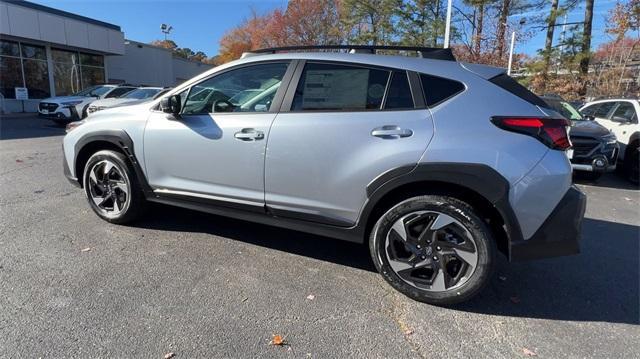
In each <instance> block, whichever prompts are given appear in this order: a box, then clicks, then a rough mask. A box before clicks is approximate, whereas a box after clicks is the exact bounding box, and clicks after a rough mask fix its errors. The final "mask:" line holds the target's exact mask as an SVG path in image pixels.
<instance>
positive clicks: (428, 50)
mask: <svg viewBox="0 0 640 359" xmlns="http://www.w3.org/2000/svg"><path fill="white" fill-rule="evenodd" d="M305 50H307V51H308V50H349V52H350V53H367V54H375V53H376V52H377V51H378V50H395V51H411V52H416V53H418V56H420V57H422V58H425V59H434V60H445V61H456V58H455V56H453V52H452V51H451V49H443V48H436V47H421V46H390V45H311V46H284V47H271V48H266V49H258V50H251V51H249V52H247V53H245V54H246V55H247V56H251V55H252V54H265V53H267V54H275V53H277V52H282V51H305ZM245 54H243V57H246V56H245Z"/></svg>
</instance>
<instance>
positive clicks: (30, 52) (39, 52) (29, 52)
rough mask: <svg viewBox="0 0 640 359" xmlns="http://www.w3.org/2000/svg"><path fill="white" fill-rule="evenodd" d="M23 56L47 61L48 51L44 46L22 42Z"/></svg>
mask: <svg viewBox="0 0 640 359" xmlns="http://www.w3.org/2000/svg"><path fill="white" fill-rule="evenodd" d="M20 47H21V48H22V57H23V58H25V59H37V60H44V61H47V53H46V52H45V50H44V47H43V46H32V45H25V44H21V46H20Z"/></svg>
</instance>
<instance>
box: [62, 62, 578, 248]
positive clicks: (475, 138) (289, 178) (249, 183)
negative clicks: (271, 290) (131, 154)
mask: <svg viewBox="0 0 640 359" xmlns="http://www.w3.org/2000/svg"><path fill="white" fill-rule="evenodd" d="M275 59H307V60H328V61H345V62H352V63H362V64H369V65H377V66H388V67H393V68H401V69H407V70H413V71H417V72H421V73H428V74H432V75H436V76H442V77H446V78H452V79H456V80H459V81H461V82H463V83H464V84H465V85H466V86H467V90H466V91H465V92H463V93H462V94H460V95H458V96H456V97H454V98H453V99H451V100H449V101H447V102H444V103H442V104H440V105H438V106H436V107H434V108H432V109H431V110H417V111H403V112H384V111H380V112H366V113H361V114H358V113H325V114H324V115H321V114H319V113H318V114H309V115H307V114H305V121H307V122H308V123H309V124H310V125H311V126H315V129H319V128H321V127H322V126H321V124H320V122H321V121H332V119H334V120H333V121H336V120H335V119H337V118H338V117H340V118H343V120H345V117H344V116H348V117H349V119H350V120H354V119H359V120H357V121H355V124H353V126H352V127H350V128H351V130H349V132H350V131H353V130H354V129H355V131H356V132H357V134H355V133H354V134H351V133H347V131H343V130H341V129H344V128H346V126H345V125H344V124H341V125H340V127H341V128H332V129H330V130H329V131H328V132H329V133H325V132H327V131H326V129H323V130H325V131H320V132H315V131H314V132H312V131H304V130H301V128H300V126H296V125H295V121H294V119H295V117H296V114H293V113H280V114H279V115H278V116H277V118H276V119H275V121H274V127H273V129H272V131H271V132H268V129H267V131H264V132H265V135H266V136H268V148H266V161H267V166H266V168H264V173H265V176H266V192H267V194H266V195H265V196H266V199H267V201H269V202H270V203H272V204H274V205H282V206H284V207H289V208H290V207H294V208H296V209H302V210H308V211H311V212H314V211H315V212H317V213H318V214H322V215H324V216H326V217H332V218H340V219H345V220H348V221H354V220H355V219H356V218H357V217H358V213H359V211H360V210H361V208H362V206H363V203H362V201H363V193H364V188H362V187H361V188H359V189H356V187H357V185H356V184H355V183H356V182H357V183H364V186H366V183H368V182H367V180H372V179H373V178H375V177H377V175H379V174H381V173H383V172H385V171H387V170H389V169H391V168H394V167H398V166H401V165H407V164H412V163H417V162H464V163H482V164H486V165H488V166H491V167H492V168H494V169H495V170H496V171H498V172H499V173H500V174H502V175H503V176H504V177H505V178H506V179H507V180H508V181H509V183H510V185H511V190H510V199H509V200H510V202H511V204H512V205H513V206H514V211H515V213H516V217H517V218H518V220H519V222H520V225H521V227H522V232H523V234H524V237H525V238H529V237H530V236H531V234H533V233H534V232H535V231H536V230H537V228H539V226H540V224H541V223H542V221H543V220H544V218H546V217H547V216H548V215H549V214H550V213H551V210H552V209H553V208H554V206H555V205H556V204H557V202H558V201H559V199H560V198H561V197H562V195H563V194H564V193H565V192H566V191H567V190H568V188H569V185H570V181H571V167H570V165H569V161H568V159H567V158H566V155H565V154H564V153H563V152H560V151H554V150H549V149H548V148H547V147H545V146H544V145H543V144H541V143H540V142H538V141H537V140H535V139H533V138H531V137H528V136H524V135H520V134H516V133H509V132H506V131H503V130H500V129H498V128H497V127H495V126H494V125H493V124H491V122H490V117H491V116H494V115H519V116H527V115H531V116H540V115H544V113H543V112H542V111H540V110H539V109H538V108H537V107H536V106H534V105H531V104H529V103H527V102H526V101H524V100H521V99H520V98H518V97H516V96H514V95H512V94H510V93H509V92H507V91H504V90H502V89H500V88H498V87H496V86H494V85H492V84H490V83H489V82H487V81H486V80H484V79H483V78H484V77H487V76H490V75H492V74H494V73H496V72H495V69H492V68H488V69H482V67H480V66H478V65H473V66H467V65H464V66H466V67H468V68H470V69H471V70H473V72H472V71H470V70H467V69H465V67H463V65H461V64H459V63H456V62H450V61H438V60H429V59H421V58H411V57H401V56H384V55H367V54H339V53H322V54H318V53H287V54H276V55H260V56H252V57H247V58H244V59H241V60H237V61H233V62H230V63H228V64H225V65H223V66H219V67H216V68H214V69H212V70H210V71H208V72H206V73H203V74H201V75H200V76H197V77H196V78H194V79H192V80H190V81H187V82H186V83H184V84H182V85H180V86H178V87H176V88H175V89H174V90H173V91H171V92H169V93H168V94H167V95H171V94H176V93H179V92H181V91H182V90H184V89H186V88H188V87H189V86H191V85H192V84H194V83H197V82H199V81H201V80H202V79H204V78H206V77H209V76H211V75H212V74H214V73H216V72H218V71H221V70H224V69H226V68H229V67H232V66H236V65H239V64H243V63H251V62H259V61H266V60H275ZM158 101H159V99H158V100H155V101H152V102H148V103H144V104H141V105H136V106H131V107H122V108H116V109H111V110H105V111H100V112H99V113H97V114H96V115H95V116H92V119H91V120H90V121H87V123H86V124H85V125H82V126H80V127H78V128H77V129H76V130H74V131H72V132H71V133H70V134H68V135H67V136H66V137H65V140H64V148H65V155H66V157H67V161H68V163H69V166H70V167H71V170H72V171H73V170H74V168H73V166H74V153H73V145H74V144H75V142H76V141H77V140H78V138H80V137H81V136H82V135H83V134H85V133H89V132H91V131H95V130H100V129H115V128H121V129H124V130H125V131H126V132H127V133H129V135H130V137H131V138H132V139H133V141H134V143H135V144H136V146H135V148H134V150H135V154H136V156H137V158H138V161H140V162H141V164H142V165H143V167H142V168H143V169H144V170H145V172H146V175H147V178H148V180H149V182H150V183H152V185H154V186H155V187H156V188H157V189H159V188H161V187H167V188H173V189H175V190H187V191H197V192H199V191H203V192H204V193H209V194H216V193H222V192H224V191H227V192H225V193H224V196H230V197H233V198H237V199H240V198H242V199H249V200H250V201H259V195H260V179H259V178H258V179H257V180H256V179H247V178H244V177H243V178H240V177H241V176H242V175H239V176H235V175H232V174H228V175H227V178H226V179H225V181H231V182H232V183H224V184H222V185H221V186H219V185H220V184H219V183H217V182H219V179H220V178H219V177H218V178H215V177H214V178H213V179H211V178H207V177H206V176H207V174H212V175H215V172H216V171H225V172H230V169H236V168H240V169H241V170H242V171H241V172H239V173H242V174H245V175H246V173H254V172H253V170H250V171H247V170H246V166H255V165H257V166H258V168H262V167H260V156H261V154H260V148H261V146H262V145H261V144H257V143H243V142H239V141H237V143H236V142H234V141H229V142H228V144H229V145H230V146H232V147H230V148H228V149H227V148H225V149H224V150H223V152H224V153H227V154H229V153H233V152H232V151H233V150H234V149H235V150H237V149H240V148H242V150H241V151H242V152H243V153H245V154H247V153H248V154H249V155H248V156H249V157H248V158H243V159H239V158H240V157H238V156H234V158H235V161H227V160H225V159H223V156H222V154H221V153H215V154H212V155H210V156H207V153H205V152H203V151H205V148H206V146H203V141H202V139H198V140H194V141H189V140H188V139H192V140H193V139H196V138H198V137H196V136H200V135H197V134H195V133H188V132H186V131H184V128H183V129H182V130H183V131H182V133H183V135H184V136H185V137H184V138H183V139H181V140H179V143H180V144H181V145H180V146H177V145H175V144H173V143H170V142H172V141H167V139H166V138H162V136H158V137H157V138H155V137H154V136H153V134H152V140H151V141H150V143H149V147H147V145H148V144H147V143H144V142H143V133H144V128H145V124H146V123H147V119H148V118H149V117H150V116H151V118H152V120H151V121H149V125H151V126H150V127H149V129H154V130H155V129H156V126H157V129H158V130H159V132H158V134H159V133H161V132H162V129H163V128H164V129H167V128H170V127H178V128H179V127H180V126H185V125H184V124H182V125H180V124H178V123H175V122H171V123H169V122H167V123H163V124H159V123H155V121H156V120H160V121H162V119H161V118H159V117H154V116H157V115H156V114H153V115H152V114H151V111H150V109H151V108H153V107H154V106H155V105H156V104H157V103H158ZM428 112H430V113H431V116H432V124H429V123H430V122H429V121H430V120H429V116H428ZM409 113H411V114H412V115H413V114H414V113H417V114H420V115H419V116H416V117H415V118H413V117H412V116H408V115H407V114H409ZM163 115H164V114H163ZM262 115H265V114H260V116H262ZM242 116H246V115H244V114H243V115H242ZM268 116H269V115H267V118H266V119H263V120H261V121H259V122H260V124H262V125H265V126H266V123H268V122H269V118H268ZM321 117H322V118H321ZM243 118H245V119H248V117H243ZM418 118H421V119H422V122H420V123H421V124H422V126H424V127H421V126H419V125H418V124H417V123H418V122H419V121H420V120H419V119H418ZM365 119H366V120H365ZM152 121H153V123H152ZM213 121H217V119H216V118H215V117H214V120H213ZM239 121H242V120H241V119H239ZM365 121H371V123H369V122H366V124H365ZM400 121H409V122H410V121H415V122H414V123H413V124H412V125H411V127H412V129H413V130H415V131H416V133H415V134H414V136H413V137H411V138H409V139H408V140H407V138H404V139H398V140H389V141H387V142H385V140H380V142H379V143H380V144H381V145H382V146H388V147H384V148H386V150H383V149H382V148H383V147H380V148H378V147H377V146H373V145H372V144H373V143H376V142H375V139H374V138H373V137H371V138H369V137H370V136H368V131H370V130H371V129H373V128H375V127H376V125H377V124H381V125H392V124H397V123H399V122H400ZM403 123H404V122H403ZM247 125H248V124H247V123H238V125H237V126H235V127H233V126H234V125H232V124H231V123H228V124H225V126H229V127H228V128H227V130H228V131H233V130H234V129H236V128H241V127H244V126H247ZM429 126H433V127H431V128H429ZM294 128H297V130H294ZM365 129H366V131H365ZM431 133H432V134H433V140H431V142H429V139H430V138H431ZM288 136H293V137H292V138H291V137H288ZM372 140H373V142H372ZM405 140H406V141H405ZM412 141H413V142H412ZM256 142H260V141H256ZM262 142H266V141H262ZM292 143H298V144H299V146H293V145H292ZM400 143H403V144H404V143H410V144H411V145H410V146H408V147H407V148H406V149H403V148H395V147H400V146H399V145H398V144H400ZM193 144H197V145H198V150H194V149H192V148H191V146H192V145H193ZM231 144H233V145H231ZM390 144H394V146H395V147H394V146H390ZM310 145H311V146H310ZM427 145H428V148H427ZM327 146H335V147H332V148H331V151H329V152H328V153H326V148H327ZM143 147H145V148H144V151H143ZM256 147H257V148H256ZM151 148H153V149H151ZM162 148H166V149H169V148H170V149H171V150H172V151H175V152H173V153H176V152H178V153H182V154H184V156H182V157H180V158H177V157H175V154H172V153H169V152H170V151H165V152H164V154H165V155H167V156H170V160H171V161H170V162H167V163H163V162H157V161H153V163H146V161H145V156H144V155H145V153H146V154H147V157H149V156H151V157H154V156H155V154H152V152H155V151H156V150H157V149H162ZM425 150H426V151H425ZM412 151H413V152H412ZM390 153H393V154H390ZM191 155H193V156H191ZM171 156H173V157H171ZM232 156H233V155H232ZM256 156H257V157H256ZM420 156H421V157H420ZM196 158H197V159H199V160H208V161H205V162H200V161H196ZM158 159H159V160H160V157H158ZM214 159H215V161H214ZM238 161H239V162H238ZM288 161H293V162H288ZM305 161H306V163H307V164H305V163H304V162H305ZM402 162H407V163H402ZM288 164H289V165H288ZM294 164H295V165H296V166H298V168H300V166H301V167H302V168H303V169H306V170H307V171H309V170H310V171H311V172H298V173H293V172H292V169H293V167H294V166H293V165H294ZM173 165H175V166H177V167H176V168H174V169H171V168H169V167H167V166H173ZM365 165H369V166H370V167H367V166H365ZM263 166H264V165H263ZM271 166H273V167H271ZM349 166H353V167H349ZM178 168H181V169H187V168H189V171H190V173H191V177H195V178H196V180H195V181H193V179H187V178H183V179H181V178H179V177H180V176H178V175H177V174H178V173H179V172H180V171H177V169H178ZM316 168H317V170H316ZM255 172H259V170H257V171H255ZM374 172H379V173H377V174H374ZM72 173H73V172H72ZM167 173H174V174H176V176H175V178H169V177H167ZM320 178H323V179H325V180H326V182H323V181H320ZM351 180H353V181H354V184H351V183H343V182H348V181H351ZM234 181H237V182H236V183H233V182H234ZM279 181H282V183H280V182H279ZM196 182H197V183H196ZM301 182H308V183H301ZM263 183H264V182H263ZM336 184H337V185H338V186H337V188H336ZM192 185H193V186H194V187H193V188H192V187H191V186H192ZM304 191H308V192H306V193H305V192H304ZM536 213H537V215H533V214H536Z"/></svg>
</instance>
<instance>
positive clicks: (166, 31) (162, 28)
mask: <svg viewBox="0 0 640 359" xmlns="http://www.w3.org/2000/svg"><path fill="white" fill-rule="evenodd" d="M171 30H173V26H171V25H167V24H160V31H162V32H163V33H164V40H165V41H166V40H167V35H169V33H170V32H171Z"/></svg>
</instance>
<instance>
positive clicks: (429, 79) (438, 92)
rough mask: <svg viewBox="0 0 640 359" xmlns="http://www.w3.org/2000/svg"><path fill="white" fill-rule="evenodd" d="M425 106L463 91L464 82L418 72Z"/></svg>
mask: <svg viewBox="0 0 640 359" xmlns="http://www.w3.org/2000/svg"><path fill="white" fill-rule="evenodd" d="M420 82H421V83H422V90H423V91H424V99H425V102H426V104H427V107H433V106H436V105H438V104H439V103H442V102H444V101H446V100H448V99H450V98H451V97H453V96H455V95H457V94H459V93H460V92H462V91H464V88H465V87H464V84H462V83H461V82H458V81H454V80H449V79H445V78H442V77H437V76H431V75H425V74H420Z"/></svg>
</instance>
